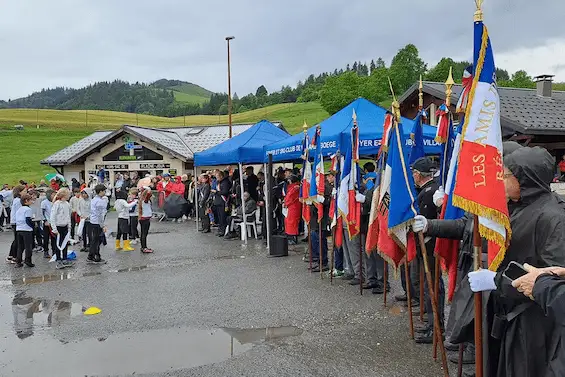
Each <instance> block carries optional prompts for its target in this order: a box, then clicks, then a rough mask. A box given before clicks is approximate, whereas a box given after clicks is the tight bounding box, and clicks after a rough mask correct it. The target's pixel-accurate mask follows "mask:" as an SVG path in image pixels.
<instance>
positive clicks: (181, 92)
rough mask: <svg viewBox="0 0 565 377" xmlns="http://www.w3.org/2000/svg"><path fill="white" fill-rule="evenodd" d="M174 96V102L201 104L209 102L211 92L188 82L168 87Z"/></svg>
mask: <svg viewBox="0 0 565 377" xmlns="http://www.w3.org/2000/svg"><path fill="white" fill-rule="evenodd" d="M168 89H171V90H172V91H173V93H174V95H175V100H177V101H178V102H186V103H200V104H203V103H205V102H207V101H208V100H210V96H211V95H212V92H211V91H209V90H207V89H204V88H202V87H201V86H198V85H196V84H192V83H189V82H186V83H182V84H180V85H174V86H169V87H168Z"/></svg>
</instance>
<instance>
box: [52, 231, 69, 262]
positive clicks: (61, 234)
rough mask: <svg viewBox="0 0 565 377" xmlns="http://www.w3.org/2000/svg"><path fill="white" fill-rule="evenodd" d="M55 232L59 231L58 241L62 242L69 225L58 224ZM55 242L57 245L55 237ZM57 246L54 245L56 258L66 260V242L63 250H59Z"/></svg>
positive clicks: (67, 232)
mask: <svg viewBox="0 0 565 377" xmlns="http://www.w3.org/2000/svg"><path fill="white" fill-rule="evenodd" d="M57 232H58V233H59V242H63V240H64V239H65V237H67V234H69V227H68V226H58V227H57ZM55 244H56V245H57V240H56V239H55ZM59 246H61V245H57V246H56V247H55V255H57V260H66V259H67V248H68V246H69V244H68V243H67V244H66V245H65V247H64V248H63V250H59Z"/></svg>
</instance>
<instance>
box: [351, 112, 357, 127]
mask: <svg viewBox="0 0 565 377" xmlns="http://www.w3.org/2000/svg"><path fill="white" fill-rule="evenodd" d="M351 118H353V125H355V126H356V125H357V113H356V112H355V109H353V115H352V116H351Z"/></svg>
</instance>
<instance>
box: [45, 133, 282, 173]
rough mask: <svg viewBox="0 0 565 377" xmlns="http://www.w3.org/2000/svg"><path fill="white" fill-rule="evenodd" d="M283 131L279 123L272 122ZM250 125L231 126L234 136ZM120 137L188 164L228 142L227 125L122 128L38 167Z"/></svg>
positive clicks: (95, 135)
mask: <svg viewBox="0 0 565 377" xmlns="http://www.w3.org/2000/svg"><path fill="white" fill-rule="evenodd" d="M273 124H274V125H276V126H277V127H279V128H282V129H283V130H284V127H283V125H282V123H280V122H274V123H273ZM253 125H254V123H253V124H234V125H233V126H232V131H233V135H234V136H235V135H238V134H240V133H242V132H243V131H245V130H247V129H249V128H251V127H252V126H253ZM122 134H130V135H133V136H136V137H138V138H140V139H141V140H142V141H145V142H147V143H149V144H151V145H154V146H155V147H156V148H158V149H160V150H163V151H165V152H167V153H169V154H170V155H172V156H173V157H176V158H178V159H180V160H183V161H190V160H193V158H194V153H196V152H201V151H203V150H206V149H208V148H210V147H213V146H215V145H217V144H219V143H221V142H223V141H225V140H227V139H228V134H229V126H228V125H203V126H190V127H172V128H149V127H138V126H130V125H124V126H122V127H121V128H120V129H118V130H116V131H96V132H94V133H93V134H91V135H89V136H87V137H85V138H83V139H81V140H79V141H77V142H76V143H74V144H71V145H69V146H68V147H65V148H63V149H61V150H60V151H58V152H55V153H54V154H52V155H51V156H49V157H47V158H45V159H43V160H42V161H41V164H44V165H51V166H64V165H68V164H71V163H73V162H74V161H76V160H78V159H80V158H82V157H84V156H86V155H88V154H90V153H92V152H93V151H95V150H96V149H99V148H101V147H102V146H104V145H105V144H107V143H108V142H110V141H111V140H114V139H116V138H117V137H119V136H121V135H122Z"/></svg>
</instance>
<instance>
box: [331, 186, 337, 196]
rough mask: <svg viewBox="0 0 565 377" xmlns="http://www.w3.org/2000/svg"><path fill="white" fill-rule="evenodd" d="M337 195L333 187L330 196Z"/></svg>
mask: <svg viewBox="0 0 565 377" xmlns="http://www.w3.org/2000/svg"><path fill="white" fill-rule="evenodd" d="M336 195H337V190H336V189H335V187H334V188H333V189H332V196H336Z"/></svg>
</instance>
